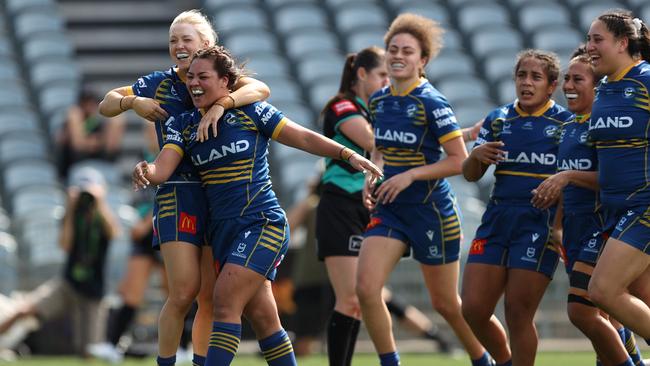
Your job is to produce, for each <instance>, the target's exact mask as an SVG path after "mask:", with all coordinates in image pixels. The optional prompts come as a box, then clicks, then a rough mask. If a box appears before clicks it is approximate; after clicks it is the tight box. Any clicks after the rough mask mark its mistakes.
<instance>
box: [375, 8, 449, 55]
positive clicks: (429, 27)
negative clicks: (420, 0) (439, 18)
mask: <svg viewBox="0 0 650 366" xmlns="http://www.w3.org/2000/svg"><path fill="white" fill-rule="evenodd" d="M444 32H445V30H444V29H443V28H442V27H441V26H440V23H438V22H436V21H435V20H431V19H429V18H426V17H423V16H421V15H416V14H410V13H405V14H400V15H398V16H397V18H395V20H393V22H392V23H391V24H390V27H389V28H388V31H387V32H386V34H385V35H384V43H385V44H386V47H388V44H389V43H390V40H391V39H392V38H393V37H394V36H395V35H397V34H401V33H407V34H410V35H412V36H413V37H415V39H417V40H418V43H419V44H420V48H421V49H422V55H421V56H422V57H424V58H426V59H427V63H428V62H429V61H431V59H433V58H435V57H436V56H437V55H438V53H439V52H440V49H442V34H443V33H444Z"/></svg>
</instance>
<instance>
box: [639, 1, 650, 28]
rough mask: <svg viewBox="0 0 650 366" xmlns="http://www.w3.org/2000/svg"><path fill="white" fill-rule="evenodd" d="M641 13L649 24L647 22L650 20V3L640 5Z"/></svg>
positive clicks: (642, 17)
mask: <svg viewBox="0 0 650 366" xmlns="http://www.w3.org/2000/svg"><path fill="white" fill-rule="evenodd" d="M644 1H645V0H644ZM639 15H640V17H641V19H643V21H644V23H646V26H647V24H648V23H649V22H650V4H646V5H645V6H642V7H639Z"/></svg>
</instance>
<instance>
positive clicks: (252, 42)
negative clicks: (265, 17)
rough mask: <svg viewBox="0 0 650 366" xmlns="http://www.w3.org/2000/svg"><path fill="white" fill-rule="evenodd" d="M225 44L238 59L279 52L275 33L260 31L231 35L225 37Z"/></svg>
mask: <svg viewBox="0 0 650 366" xmlns="http://www.w3.org/2000/svg"><path fill="white" fill-rule="evenodd" d="M224 44H225V45H226V46H227V47H228V49H229V50H230V51H231V52H232V53H233V55H235V56H236V57H238V58H241V57H247V56H248V55H249V54H251V53H255V52H277V51H278V49H279V46H278V41H277V39H276V38H275V35H274V34H273V33H267V32H264V33H262V32H258V31H250V32H244V31H241V32H234V33H231V34H229V35H228V36H227V37H225V39H224Z"/></svg>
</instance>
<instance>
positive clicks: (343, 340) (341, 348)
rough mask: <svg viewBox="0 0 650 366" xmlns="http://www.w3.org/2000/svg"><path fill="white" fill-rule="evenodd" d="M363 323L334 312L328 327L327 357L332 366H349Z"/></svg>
mask: <svg viewBox="0 0 650 366" xmlns="http://www.w3.org/2000/svg"><path fill="white" fill-rule="evenodd" d="M360 325H361V321H360V320H357V319H355V318H353V317H350V316H347V315H345V314H342V313H339V312H338V311H336V310H334V311H333V312H332V316H331V317H330V321H329V324H328V325H327V356H328V358H329V364H330V366H349V365H350V364H351V363H352V356H353V355H354V347H355V345H356V343H357V335H358V334H359V327H360Z"/></svg>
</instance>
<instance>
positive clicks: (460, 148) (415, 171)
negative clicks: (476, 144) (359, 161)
mask: <svg viewBox="0 0 650 366" xmlns="http://www.w3.org/2000/svg"><path fill="white" fill-rule="evenodd" d="M442 148H443V149H444V150H445V153H446V154H447V157H446V158H444V159H441V160H439V161H437V162H435V163H433V164H427V165H422V166H419V167H415V168H411V169H409V170H407V171H405V172H403V173H400V174H397V175H395V176H392V177H391V178H390V179H388V180H386V181H385V182H384V183H382V185H381V186H380V187H379V188H378V189H377V192H376V195H377V201H378V202H382V203H390V202H393V201H394V200H395V198H397V195H398V194H400V192H402V191H403V190H405V189H406V188H407V187H408V186H410V185H411V184H412V183H413V182H414V181H416V180H432V179H441V178H445V177H450V176H453V175H457V174H460V173H461V170H462V168H461V167H462V164H463V160H465V159H466V158H467V150H466V149H465V144H464V143H463V139H461V138H460V137H456V138H453V139H451V140H449V141H446V142H444V143H443V144H442Z"/></svg>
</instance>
